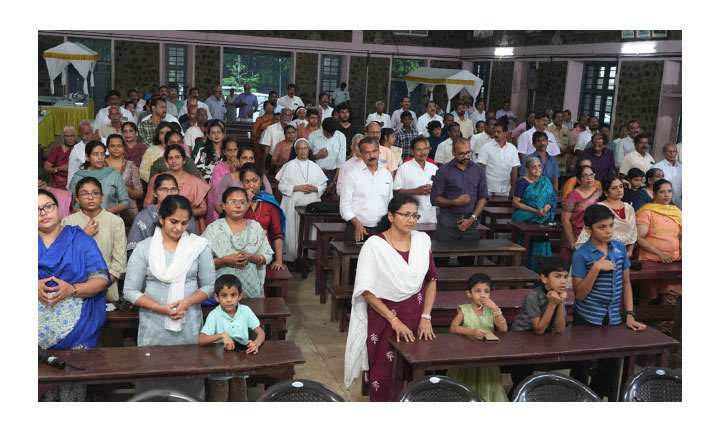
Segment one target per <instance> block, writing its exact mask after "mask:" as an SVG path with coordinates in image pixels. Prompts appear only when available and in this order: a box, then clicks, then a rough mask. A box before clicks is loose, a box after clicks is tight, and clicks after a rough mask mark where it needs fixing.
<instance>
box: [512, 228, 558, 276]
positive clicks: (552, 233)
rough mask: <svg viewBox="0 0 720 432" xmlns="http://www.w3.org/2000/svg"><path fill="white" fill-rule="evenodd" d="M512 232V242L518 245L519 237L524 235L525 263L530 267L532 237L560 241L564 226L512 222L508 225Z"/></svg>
mask: <svg viewBox="0 0 720 432" xmlns="http://www.w3.org/2000/svg"><path fill="white" fill-rule="evenodd" d="M507 225H508V226H509V227H510V231H511V232H512V237H511V239H512V241H513V242H515V243H518V237H520V235H521V234H522V236H523V247H524V248H525V252H523V263H524V264H525V265H528V266H529V265H530V262H529V256H530V239H531V238H532V237H547V238H548V239H559V238H560V237H561V236H562V226H548V225H545V224H538V223H532V222H515V221H510V222H508V223H507Z"/></svg>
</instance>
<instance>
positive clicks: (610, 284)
mask: <svg viewBox="0 0 720 432" xmlns="http://www.w3.org/2000/svg"><path fill="white" fill-rule="evenodd" d="M603 255H604V253H603V252H602V251H601V250H600V249H598V248H597V247H596V246H595V245H594V244H593V243H592V241H591V240H588V241H587V242H586V243H585V244H583V245H582V246H580V248H579V249H578V250H577V251H576V252H575V254H573V257H572V275H573V277H579V278H584V277H585V276H587V274H588V272H589V271H590V269H591V268H592V266H593V264H595V261H597V260H599V259H601V258H602V257H603ZM607 257H608V259H609V260H610V261H612V262H614V263H615V270H614V271H601V272H600V273H598V276H597V279H595V283H594V284H593V286H592V289H590V293H589V294H588V295H587V297H585V298H584V299H582V300H577V299H575V304H574V306H573V307H574V308H575V310H576V311H577V312H578V314H580V316H581V317H583V318H584V319H585V320H586V321H588V322H589V323H591V324H595V325H602V322H603V318H605V315H608V316H609V324H610V325H616V324H620V323H621V322H622V318H621V316H620V305H621V301H622V291H623V271H625V270H627V269H629V268H630V258H628V255H627V251H626V249H625V245H624V244H622V243H620V242H619V241H616V240H610V244H609V245H608V256H607Z"/></svg>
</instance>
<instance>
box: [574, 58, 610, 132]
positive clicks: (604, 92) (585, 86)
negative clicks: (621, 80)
mask: <svg viewBox="0 0 720 432" xmlns="http://www.w3.org/2000/svg"><path fill="white" fill-rule="evenodd" d="M616 74H617V62H585V70H584V71H583V82H582V88H581V89H580V107H579V109H578V112H579V113H580V114H587V115H590V116H593V115H594V116H597V118H598V119H600V123H601V124H602V123H605V124H608V125H609V124H610V121H611V120H612V118H611V117H612V109H613V103H614V99H615V79H616Z"/></svg>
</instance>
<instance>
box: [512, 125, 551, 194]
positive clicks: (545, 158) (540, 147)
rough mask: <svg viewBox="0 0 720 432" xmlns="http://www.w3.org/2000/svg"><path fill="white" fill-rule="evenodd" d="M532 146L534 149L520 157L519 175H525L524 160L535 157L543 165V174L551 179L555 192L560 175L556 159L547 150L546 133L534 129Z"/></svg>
mask: <svg viewBox="0 0 720 432" xmlns="http://www.w3.org/2000/svg"><path fill="white" fill-rule="evenodd" d="M532 142H533V146H534V147H535V151H534V152H533V153H530V154H528V155H527V156H525V157H524V158H523V159H522V162H521V163H520V175H527V167H525V162H526V161H527V160H528V158H531V157H536V158H538V159H540V163H542V166H543V171H542V173H543V175H544V176H545V177H547V178H549V179H550V180H552V184H553V189H555V193H557V191H558V178H559V177H560V170H559V168H558V163H557V159H555V157H554V156H553V155H551V154H550V153H549V152H548V135H547V133H545V132H541V131H535V132H533V136H532Z"/></svg>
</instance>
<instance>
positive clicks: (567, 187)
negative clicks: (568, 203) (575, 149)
mask: <svg viewBox="0 0 720 432" xmlns="http://www.w3.org/2000/svg"><path fill="white" fill-rule="evenodd" d="M584 166H589V167H591V166H592V161H591V160H590V159H588V158H586V157H585V156H582V155H580V156H578V160H577V162H576V163H575V171H574V172H578V171H579V170H580V168H581V167H584ZM593 171H594V168H593ZM577 185H578V179H577V177H570V178H569V179H567V181H565V184H564V185H563V188H562V198H563V199H565V197H566V196H568V194H569V193H570V192H572V191H573V189H575V188H576V187H577ZM593 186H594V187H596V188H599V187H600V181H599V180H597V179H596V180H595V183H594V184H593Z"/></svg>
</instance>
